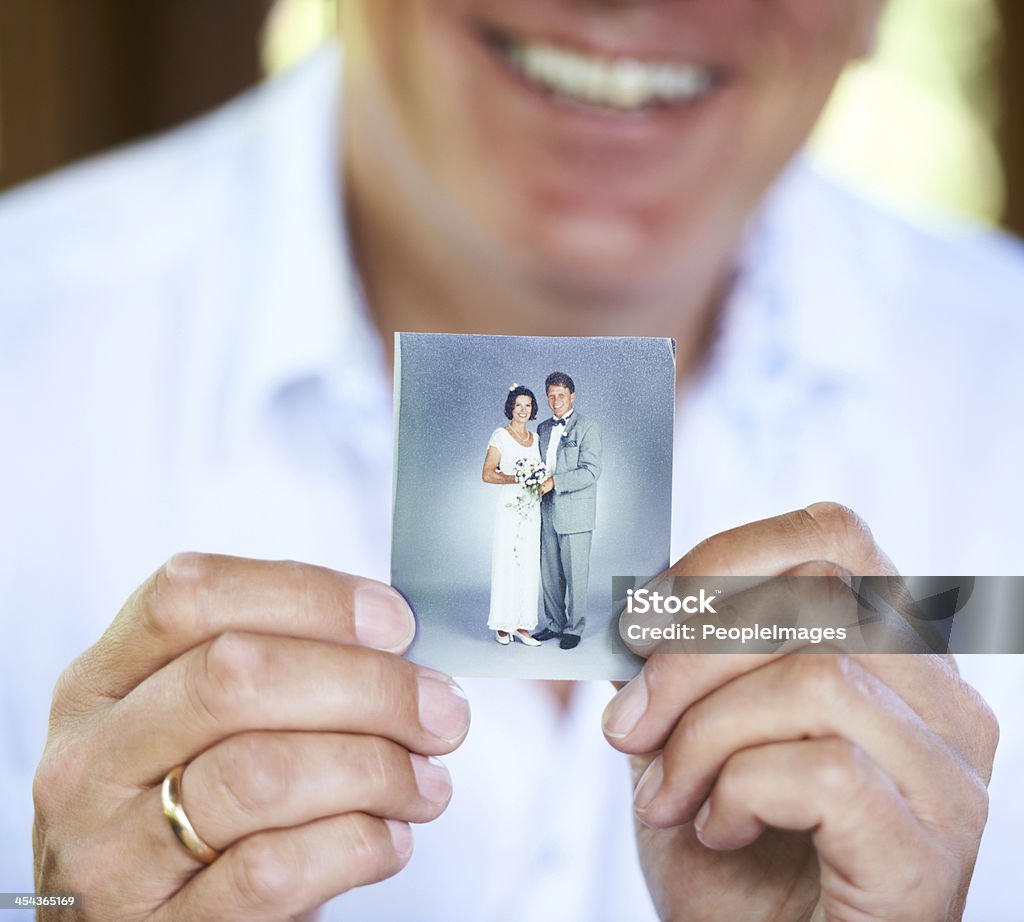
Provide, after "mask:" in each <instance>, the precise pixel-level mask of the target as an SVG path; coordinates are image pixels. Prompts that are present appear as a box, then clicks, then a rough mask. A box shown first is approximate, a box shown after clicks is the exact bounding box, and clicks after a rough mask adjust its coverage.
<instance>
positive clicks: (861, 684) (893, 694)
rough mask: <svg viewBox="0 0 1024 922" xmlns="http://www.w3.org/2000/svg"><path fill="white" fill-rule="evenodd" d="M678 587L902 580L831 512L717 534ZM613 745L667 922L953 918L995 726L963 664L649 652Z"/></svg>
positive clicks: (686, 567) (609, 732)
mask: <svg viewBox="0 0 1024 922" xmlns="http://www.w3.org/2000/svg"><path fill="white" fill-rule="evenodd" d="M669 572H670V573H672V574H674V575H677V576H698V575H736V576H745V575H749V576H758V577H770V576H773V575H814V574H818V575H825V576H829V577H832V578H833V581H834V584H835V588H836V592H837V593H838V594H839V595H841V594H842V592H843V591H844V590H845V589H846V583H847V582H848V581H849V575H850V574H857V575H893V574H894V573H895V571H894V570H893V567H892V564H891V563H890V562H889V561H888V559H887V558H886V557H885V555H884V554H883V553H882V552H881V551H880V550H879V549H878V548H877V546H876V545H875V542H874V539H873V538H872V536H871V533H870V531H869V530H868V529H867V527H866V526H865V525H864V523H863V522H862V521H861V520H860V519H859V518H857V516H855V515H854V514H853V513H852V512H850V510H848V509H846V508H844V507H842V506H837V505H834V504H830V503H820V504H816V505H814V506H810V507H808V508H807V509H806V510H801V511H799V512H795V513H791V514H788V515H784V516H779V517H778V518H774V519H768V520H765V521H762V522H755V523H753V524H751V525H746V526H744V527H742V528H738V529H735V530H733V531H729V532H725V533H723V534H720V535H717V536H715V537H713V538H711V539H710V540H708V541H705V542H704V543H702V544H700V545H699V546H698V547H696V548H695V549H694V550H693V551H691V552H690V553H689V554H687V555H686V556H685V557H683V558H682V559H681V560H680V561H679V562H678V563H677V564H676V565H675V566H674V567H672V569H671V570H670V571H669ZM764 585H765V586H766V587H767V586H769V585H770V584H769V583H768V582H767V581H766V582H765V583H764ZM766 592H771V593H774V592H776V590H775V589H774V588H773V589H766ZM757 594H758V591H757V589H756V588H753V589H749V590H747V591H745V592H744V593H743V595H744V596H746V597H747V602H748V603H749V604H751V605H753V606H755V607H756V606H757V605H758V600H757ZM727 601H728V600H727ZM775 601H777V600H774V599H773V600H772V604H774V602H775ZM605 735H606V736H607V738H608V740H609V742H610V743H611V744H612V745H613V746H614V747H616V748H617V749H619V750H621V751H623V752H626V753H630V754H632V755H633V756H634V759H633V763H634V771H635V776H636V778H637V780H638V783H637V787H636V792H635V795H634V798H635V802H634V805H635V809H636V814H637V818H638V819H639V821H640V825H638V843H639V849H640V857H641V861H642V863H643V866H644V870H645V874H646V876H647V881H648V885H649V886H650V888H651V892H652V895H653V896H654V899H655V903H656V905H657V906H658V908H659V911H660V913H661V915H662V917H663V918H672V919H686V920H694V922H696V920H722V919H729V920H732V919H743V920H744V922H757V920H769V919H771V920H807V919H814V920H824V919H828V920H832V922H840V920H842V922H846V920H854V919H855V920H857V922H868V920H879V922H881V920H886V922H892V920H907V922H911V920H913V922H937V920H952V919H959V918H960V917H961V914H962V912H963V905H964V900H965V897H966V893H967V887H968V884H969V882H970V878H971V873H972V871H973V868H974V862H975V858H976V855H977V850H978V844H979V842H980V839H981V833H982V829H983V827H984V824H985V819H986V815H987V793H986V787H987V784H988V781H989V777H990V774H991V769H992V759H993V756H994V754H995V748H996V743H997V740H998V727H997V724H996V721H995V718H994V717H993V715H992V713H991V711H990V710H989V708H988V707H987V706H986V705H985V703H984V702H983V701H982V700H981V698H980V697H979V696H978V694H977V693H976V692H975V691H974V690H973V689H971V688H970V687H969V686H967V685H966V683H964V682H963V681H962V680H961V679H960V678H959V675H958V673H957V669H956V666H955V663H954V662H953V660H952V658H951V657H943V656H936V655H930V654H917V655H869V654H856V655H850V654H842V653H835V654H827V653H826V654H821V655H809V654H790V655H781V654H734V655H730V654H696V653H671V652H654V653H653V654H651V655H650V656H649V657H648V659H647V662H646V663H645V665H644V668H643V670H642V671H641V673H640V675H638V676H637V677H636V678H635V679H633V680H632V681H631V682H630V683H628V685H626V686H625V687H624V688H623V689H622V690H621V691H620V692H619V694H618V695H617V696H616V698H615V699H614V700H613V701H612V702H611V704H610V705H609V707H608V709H607V711H606V713H605Z"/></svg>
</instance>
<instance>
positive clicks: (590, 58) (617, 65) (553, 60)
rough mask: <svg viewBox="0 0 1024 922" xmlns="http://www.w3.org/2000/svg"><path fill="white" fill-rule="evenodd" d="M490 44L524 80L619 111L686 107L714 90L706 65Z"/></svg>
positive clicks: (503, 39)
mask: <svg viewBox="0 0 1024 922" xmlns="http://www.w3.org/2000/svg"><path fill="white" fill-rule="evenodd" d="M484 38H485V41H486V42H487V44H488V45H489V46H490V47H491V48H492V49H493V50H494V51H496V52H497V53H498V54H499V55H500V56H501V58H502V59H503V60H504V61H505V62H506V63H507V64H508V65H509V66H510V67H511V68H512V69H513V70H515V71H516V72H517V73H518V74H519V75H520V76H521V77H523V78H524V79H525V80H526V81H528V82H529V83H531V84H533V85H534V86H535V87H537V88H539V89H541V90H544V91H546V92H548V93H551V94H553V95H555V96H557V97H561V98H564V99H568V100H571V101H572V102H575V103H579V104H582V105H586V106H592V107H596V108H602V109H606V110H611V111H615V112H638V111H642V110H645V109H651V108H654V107H664V106H673V105H680V104H684V103H688V102H691V101H692V100H695V99H698V98H700V97H701V96H704V95H706V94H707V93H709V92H710V91H711V90H712V89H714V87H715V85H716V83H717V81H716V78H715V74H714V72H713V71H712V70H711V69H710V68H708V67H704V66H700V65H696V64H684V63H678V62H668V61H641V60H638V59H636V58H629V57H617V58H608V57H603V56H600V55H594V54H584V53H581V52H579V51H575V50H570V49H568V48H565V47H562V46H559V45H554V44H550V43H546V42H534V41H517V40H515V39H513V38H511V37H509V36H507V35H504V34H500V33H497V32H494V31H488V32H487V33H486V34H485V36H484Z"/></svg>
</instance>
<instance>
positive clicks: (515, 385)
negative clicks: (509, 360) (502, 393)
mask: <svg viewBox="0 0 1024 922" xmlns="http://www.w3.org/2000/svg"><path fill="white" fill-rule="evenodd" d="M517 387H519V385H518V384H516V382H515V381H513V382H512V383H511V384H510V385H509V388H508V392H509V393H510V394H511V393H512V391H514V390H515V389H516V388H517Z"/></svg>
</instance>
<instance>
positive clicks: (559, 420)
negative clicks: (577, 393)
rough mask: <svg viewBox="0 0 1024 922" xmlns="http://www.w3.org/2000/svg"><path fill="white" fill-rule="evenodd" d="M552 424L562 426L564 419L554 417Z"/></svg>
mask: <svg viewBox="0 0 1024 922" xmlns="http://www.w3.org/2000/svg"><path fill="white" fill-rule="evenodd" d="M552 425H553V426H564V425H565V420H564V419H556V420H555V421H554V422H553V423H552Z"/></svg>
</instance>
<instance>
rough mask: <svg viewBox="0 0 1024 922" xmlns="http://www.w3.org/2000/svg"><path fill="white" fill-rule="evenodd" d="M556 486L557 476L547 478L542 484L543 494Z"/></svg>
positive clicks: (541, 490) (541, 491)
mask: <svg viewBox="0 0 1024 922" xmlns="http://www.w3.org/2000/svg"><path fill="white" fill-rule="evenodd" d="M554 488H555V478H554V477H548V479H547V480H545V481H544V482H543V483H542V484H541V485H540V493H541V496H544V495H545V494H547V493H550V492H551V491H552V490H553V489H554Z"/></svg>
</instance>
